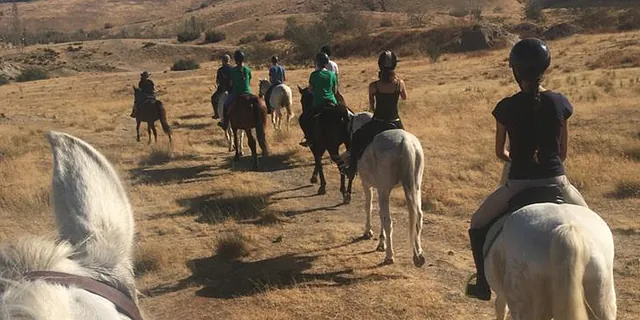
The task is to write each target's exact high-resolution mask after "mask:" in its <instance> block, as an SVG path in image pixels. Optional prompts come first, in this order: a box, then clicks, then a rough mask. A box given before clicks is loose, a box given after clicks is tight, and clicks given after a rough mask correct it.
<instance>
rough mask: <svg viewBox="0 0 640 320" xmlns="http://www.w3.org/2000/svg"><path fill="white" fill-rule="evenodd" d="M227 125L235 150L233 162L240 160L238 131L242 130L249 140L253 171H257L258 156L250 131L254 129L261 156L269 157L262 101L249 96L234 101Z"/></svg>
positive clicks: (265, 115)
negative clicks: (231, 132)
mask: <svg viewBox="0 0 640 320" xmlns="http://www.w3.org/2000/svg"><path fill="white" fill-rule="evenodd" d="M228 116H229V125H230V126H231V131H233V144H234V147H235V149H236V155H235V157H234V160H235V161H238V160H240V149H241V146H240V143H239V141H238V130H244V131H245V132H246V134H247V137H248V139H249V148H250V149H251V157H252V158H253V169H254V170H258V154H257V151H256V139H255V138H254V137H253V133H252V132H251V129H253V128H255V129H256V136H257V137H258V144H260V150H262V156H263V157H265V156H268V155H269V147H268V146H267V138H266V132H265V130H266V128H267V106H266V105H265V103H264V100H262V99H260V98H258V97H256V96H254V95H249V94H243V95H240V96H238V97H236V98H235V99H234V102H233V104H232V105H231V106H230V107H229V112H228Z"/></svg>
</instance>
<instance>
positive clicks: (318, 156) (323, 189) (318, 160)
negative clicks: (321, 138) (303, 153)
mask: <svg viewBox="0 0 640 320" xmlns="http://www.w3.org/2000/svg"><path fill="white" fill-rule="evenodd" d="M323 154H324V150H322V152H320V151H315V152H314V153H313V157H314V161H315V171H316V172H317V173H318V174H319V175H320V188H318V194H319V195H323V194H327V181H326V180H325V179H324V172H323V171H322V155H323ZM312 179H313V178H312Z"/></svg>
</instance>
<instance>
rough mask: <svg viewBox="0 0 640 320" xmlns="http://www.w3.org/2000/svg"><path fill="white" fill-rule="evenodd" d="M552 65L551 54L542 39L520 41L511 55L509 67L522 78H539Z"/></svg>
mask: <svg viewBox="0 0 640 320" xmlns="http://www.w3.org/2000/svg"><path fill="white" fill-rule="evenodd" d="M550 64H551V53H550V52H549V48H548V47H547V45H546V44H545V43H544V42H543V41H542V40H540V39H536V38H526V39H523V40H520V41H518V43H516V44H515V45H514V46H513V48H512V49H511V53H510V54H509V66H510V67H511V68H512V69H513V70H514V71H517V73H518V74H520V75H521V76H522V77H538V76H540V75H542V74H543V73H544V72H545V71H546V70H547V68H549V65H550Z"/></svg>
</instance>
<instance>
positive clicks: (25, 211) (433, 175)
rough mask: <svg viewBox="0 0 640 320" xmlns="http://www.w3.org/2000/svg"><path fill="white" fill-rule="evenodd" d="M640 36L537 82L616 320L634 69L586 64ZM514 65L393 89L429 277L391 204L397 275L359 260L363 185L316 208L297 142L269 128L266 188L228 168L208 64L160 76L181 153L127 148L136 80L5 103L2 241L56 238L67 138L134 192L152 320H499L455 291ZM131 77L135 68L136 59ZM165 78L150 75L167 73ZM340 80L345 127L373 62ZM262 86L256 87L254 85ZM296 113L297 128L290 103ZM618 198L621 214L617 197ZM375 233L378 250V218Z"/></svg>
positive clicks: (636, 175)
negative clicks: (598, 224) (597, 235)
mask: <svg viewBox="0 0 640 320" xmlns="http://www.w3.org/2000/svg"><path fill="white" fill-rule="evenodd" d="M247 23H248V22H247ZM638 36H640V34H639V33H638V32H629V33H624V34H614V35H588V36H586V35H580V36H575V37H571V38H568V39H564V40H560V41H554V42H551V43H550V46H551V49H552V52H553V53H554V57H556V58H554V66H556V65H557V66H561V67H557V68H553V69H552V70H551V71H550V73H549V74H548V76H547V78H546V80H545V86H547V87H548V88H550V89H552V90H557V91H560V92H563V93H565V94H566V95H567V96H568V97H569V99H570V101H571V102H572V103H573V104H574V107H575V114H574V116H573V117H572V118H571V120H570V125H569V129H570V134H571V139H570V146H569V159H568V162H567V170H568V175H569V178H570V180H571V181H572V182H573V183H574V184H575V185H576V186H577V187H578V188H579V189H580V191H581V192H582V193H583V194H584V196H585V198H586V199H587V202H588V203H589V205H590V207H592V208H593V209H594V210H596V211H597V212H599V213H600V214H601V215H602V216H603V218H604V219H605V220H606V222H607V223H608V224H609V226H610V227H611V229H612V230H613V233H614V236H615V240H616V265H617V269H616V271H615V272H616V273H615V277H616V284H617V290H618V301H619V303H618V308H619V317H618V318H619V319H623V320H626V319H635V317H636V315H637V314H639V313H640V305H639V304H638V303H637V301H638V300H640V295H639V294H638V292H640V282H639V281H638V280H637V272H636V271H634V270H637V264H633V263H631V262H633V261H634V260H633V259H637V256H636V255H637V252H636V251H637V243H638V241H639V238H638V233H637V232H630V231H628V230H638V229H640V224H639V222H638V220H637V208H638V205H639V203H638V196H637V192H638V183H639V181H640V162H639V161H638V141H639V140H638V137H639V136H638V127H637V119H639V118H640V110H639V109H638V108H637V101H638V96H639V95H640V91H638V89H637V86H636V85H635V84H636V83H637V78H638V72H639V69H638V67H633V66H627V65H620V64H615V63H613V64H603V66H602V67H601V66H597V67H595V68H591V67H589V65H588V63H589V62H591V61H600V60H602V59H609V58H608V57H613V56H615V55H617V54H618V53H619V52H621V51H623V49H625V48H627V47H628V43H630V42H633V41H637V38H638ZM225 41H226V40H225ZM123 43H124V44H123V45H125V46H126V45H129V44H130V42H123ZM139 45H140V46H141V45H142V42H140V43H139ZM593 47H598V48H601V49H600V50H592V48H593ZM132 52H133V51H132ZM560 52H562V54H560ZM556 53H557V55H556ZM506 56H507V51H506V50H501V51H495V52H487V53H484V54H483V55H475V56H466V55H457V54H456V55H454V54H446V55H444V56H443V57H441V60H440V62H438V63H435V64H433V63H430V62H429V59H428V57H413V58H412V57H401V60H402V61H401V63H400V66H399V69H398V71H399V74H400V76H401V77H402V78H404V79H405V81H406V83H407V87H408V90H409V100H407V101H406V102H403V103H402V106H401V116H402V118H403V121H404V122H405V125H406V127H407V129H408V130H409V131H410V132H412V133H414V134H415V135H416V136H417V137H418V138H419V139H420V141H421V143H422V145H423V148H424V152H425V158H426V167H425V176H424V184H423V188H422V190H423V205H424V208H425V212H426V215H425V226H424V236H423V244H424V246H425V250H426V253H427V257H428V259H429V263H430V264H431V265H430V266H429V267H426V268H424V269H415V268H413V267H412V265H411V262H410V261H411V252H410V250H409V244H408V241H407V238H408V237H406V230H407V229H406V228H407V214H406V213H405V212H406V209H405V208H404V199H403V198H404V197H403V194H402V192H400V191H396V192H394V194H393V208H392V212H393V218H394V221H395V223H396V224H395V230H396V231H395V237H394V240H395V241H396V244H395V248H396V254H397V255H398V257H397V261H398V262H397V264H396V265H393V266H385V267H380V266H379V265H378V264H379V263H380V262H381V261H382V259H383V256H382V255H380V254H378V253H371V251H372V250H373V249H374V248H375V242H368V241H361V242H354V239H355V238H357V237H358V236H360V234H361V233H362V231H363V225H364V221H363V220H364V217H363V215H364V213H363V209H362V208H363V203H362V201H363V200H362V198H363V197H362V191H361V188H360V185H359V183H358V182H356V183H354V196H353V197H354V199H353V203H352V204H351V205H348V206H339V205H338V204H339V203H340V202H341V198H340V196H339V193H338V174H337V170H336V168H335V166H333V165H326V166H325V173H326V176H327V179H328V192H329V193H328V195H326V196H315V193H316V188H317V186H309V183H308V181H309V177H310V176H311V170H312V167H311V166H310V163H311V156H310V154H309V152H308V150H305V149H303V148H300V147H298V146H297V143H298V142H299V141H300V139H301V133H300V131H299V129H298V128H297V127H296V126H295V121H294V125H292V128H291V130H290V131H289V132H281V133H275V132H274V131H273V129H272V128H271V127H269V130H268V132H267V139H268V140H269V142H270V146H271V148H272V152H273V155H272V156H270V157H269V158H266V159H261V160H262V161H261V164H262V166H263V169H262V171H261V172H251V171H249V170H248V169H249V168H250V167H251V161H250V159H249V157H247V156H245V157H244V158H243V159H241V160H240V161H239V162H233V161H231V158H232V154H231V153H228V152H227V150H226V144H225V143H224V139H223V137H222V133H221V132H220V130H219V128H217V127H216V126H215V124H214V122H213V120H212V119H211V118H210V113H211V106H210V104H209V97H210V95H211V88H212V87H213V82H214V79H213V76H212V74H213V70H214V69H215V68H216V67H217V65H216V64H214V63H204V64H203V65H202V69H200V70H197V71H193V72H187V73H154V75H153V78H154V81H155V82H156V84H157V85H158V87H159V89H160V99H161V100H162V101H163V102H164V104H165V106H166V107H167V113H168V119H169V122H170V123H171V124H172V126H173V127H174V129H175V130H174V144H173V146H171V147H169V145H168V144H167V142H166V137H165V136H164V135H163V134H162V133H159V137H158V138H159V143H158V144H153V143H152V145H151V146H148V145H147V144H146V141H145V142H142V143H137V142H136V141H135V124H134V123H133V120H132V119H130V118H129V117H128V112H129V111H130V107H131V102H132V98H131V90H130V85H131V84H134V83H136V82H137V78H138V72H122V73H111V74H105V73H101V74H100V75H99V76H95V75H88V74H78V75H75V76H70V77H66V78H56V79H49V80H45V81H41V82H37V83H21V84H15V83H13V84H9V85H4V86H2V87H0V96H2V97H3V100H2V105H3V107H4V106H7V107H6V108H5V109H3V111H2V112H3V113H4V114H5V115H6V118H2V119H0V121H1V122H0V135H1V136H2V139H0V154H1V155H2V158H1V159H0V186H1V187H2V188H1V189H0V219H2V221H3V223H2V224H1V225H0V237H2V238H3V239H9V238H15V237H17V236H19V235H22V234H24V233H47V232H49V233H50V232H51V230H52V227H53V219H52V217H51V216H50V215H47V214H45V213H46V212H47V210H48V209H49V208H48V202H47V201H45V200H46V198H47V195H48V190H49V183H50V182H49V179H50V166H51V165H50V163H51V156H50V155H49V150H48V146H46V144H45V142H44V138H43V137H42V132H44V131H45V130H48V129H58V130H63V131H66V132H69V133H71V134H74V135H77V136H79V137H82V138H83V139H85V140H87V141H88V142H90V143H92V144H93V145H95V146H96V147H97V148H98V149H99V150H101V151H102V152H104V153H105V155H106V156H107V158H108V159H109V160H111V161H112V162H113V163H114V165H115V167H116V169H117V170H118V171H119V172H120V174H121V175H122V176H123V178H124V179H125V181H126V184H127V189H128V191H129V194H130V197H131V202H132V205H133V207H134V208H135V219H136V230H137V232H138V240H139V243H141V248H140V253H139V254H138V257H139V261H142V262H144V261H146V262H145V263H143V265H144V266H145V267H144V268H142V267H140V269H139V271H141V270H146V273H144V274H143V275H141V276H140V277H139V286H140V288H141V290H144V291H145V292H146V293H148V296H147V297H145V298H143V299H141V303H142V306H143V307H144V308H145V309H146V310H147V312H148V313H149V314H151V315H153V316H154V317H155V318H156V319H174V318H176V317H177V318H180V317H188V318H207V317H216V318H225V319H274V318H277V319H296V318H304V319H327V318H339V319H350V318H353V319H362V318H370V319H387V318H388V319H425V318H427V319H460V320H471V319H490V318H491V315H492V312H493V309H492V308H491V307H490V305H489V304H485V303H478V302H475V301H470V300H469V299H466V298H465V297H464V295H463V292H462V288H463V282H464V280H465V279H466V277H467V276H468V275H469V273H470V272H471V270H472V261H471V257H470V254H469V252H468V240H467V235H466V228H467V227H468V219H469V217H470V215H471V213H472V212H473V210H474V209H475V208H477V206H478V204H479V202H480V201H482V199H483V198H484V197H485V196H486V195H487V194H488V193H489V192H491V191H492V190H493V188H495V187H496V185H497V184H498V180H499V174H500V169H501V167H500V163H499V162H498V161H497V160H495V159H494V156H493V151H492V149H493V127H494V120H493V119H492V117H491V115H490V112H491V110H492V108H493V107H494V105H495V103H496V102H497V101H499V100H500V99H501V98H503V97H504V96H506V95H509V94H512V93H514V92H515V91H516V86H515V84H514V83H513V80H512V75H511V74H510V72H509V70H508V67H507V64H506V62H505V57H506ZM121 59H122V60H123V63H124V64H127V65H133V62H132V61H133V60H135V61H138V60H141V59H142V57H141V56H137V55H132V56H127V55H122V56H121ZM129 59H131V60H129ZM163 59H169V60H170V59H171V57H165V58H163ZM161 60H162V59H160V60H159V61H160V62H153V61H151V62H145V63H148V64H150V65H151V67H154V64H155V68H158V69H159V70H162V68H164V67H163V66H165V65H166V64H165V63H164V62H162V61H161ZM145 61H148V60H145ZM338 63H339V64H340V67H341V71H342V76H341V77H342V78H341V84H342V87H341V91H342V92H343V94H344V95H345V96H346V99H347V101H348V102H349V104H350V106H351V107H352V108H353V109H355V110H364V109H365V108H366V106H367V94H366V92H367V90H366V89H367V85H368V83H369V82H370V81H371V80H373V79H375V77H376V71H375V68H374V67H375V61H374V59H352V60H348V61H347V60H338ZM154 70H157V69H154ZM567 70H570V71H567ZM309 71H310V70H308V69H300V70H290V71H288V77H289V78H290V80H289V81H290V84H291V85H292V86H295V85H303V84H305V83H306V82H307V80H308V74H309ZM265 75H266V71H264V70H257V71H255V75H254V77H255V78H258V77H264V76H265ZM253 84H254V85H257V84H256V83H255V81H254V83H253ZM607 88H609V89H607ZM254 89H257V88H255V87H254ZM294 91H295V90H294ZM294 101H295V104H294V111H295V112H296V114H300V106H299V103H298V101H299V96H298V94H297V92H294ZM45 102H46V103H45ZM101 128H104V129H101ZM5 137H6V138H5ZM245 153H246V154H248V148H247V147H245ZM325 162H327V163H328V160H326V161H325ZM618 191H619V192H621V193H620V194H621V195H624V196H612V193H616V192H618ZM373 222H374V228H376V229H375V230H376V233H377V231H378V230H377V228H378V227H379V223H378V220H377V214H375V213H374V220H373ZM226 237H229V239H230V240H229V241H228V242H229V243H232V245H231V247H233V246H234V245H233V243H234V242H235V246H236V249H232V250H230V251H232V252H236V253H237V252H239V251H242V250H237V248H238V247H240V248H242V247H243V246H244V245H246V244H247V243H248V242H250V246H251V248H250V253H251V254H250V255H249V256H246V257H243V258H242V259H235V260H231V261H228V260H226V259H217V258H215V256H214V257H212V252H215V251H217V250H218V248H217V244H218V239H223V238H226ZM247 238H248V239H250V241H247V240H246V239H247ZM224 242H227V241H224ZM220 243H222V241H221V242H220ZM238 243H240V245H237V244H238ZM243 244H244V245H243ZM225 250H227V249H225ZM234 255H235V256H237V255H236V254H230V256H234ZM216 256H217V255H216ZM223 256H224V254H223ZM240 256H242V255H240ZM630 268H636V269H630ZM194 303H196V304H197V306H194ZM184 306H189V307H184ZM191 306H193V307H191Z"/></svg>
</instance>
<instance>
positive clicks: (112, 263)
mask: <svg viewBox="0 0 640 320" xmlns="http://www.w3.org/2000/svg"><path fill="white" fill-rule="evenodd" d="M48 138H49V142H50V143H51V145H52V148H53V157H54V164H53V187H52V200H53V205H54V212H55V216H56V221H57V224H58V230H59V235H60V241H53V240H52V239H49V238H45V237H42V238H38V237H24V238H22V239H20V240H18V241H17V242H16V243H14V244H12V245H3V246H2V247H0V275H1V277H0V319H52V320H53V319H78V320H79V319H89V320H107V319H118V320H123V319H134V320H135V319H142V317H141V316H140V314H139V309H138V307H137V298H136V294H137V290H136V286H135V278H134V271H133V247H134V219H133V214H132V210H131V205H130V204H129V200H128V199H127V195H126V193H125V189H124V188H123V186H122V184H121V182H120V178H119V177H118V175H117V174H116V172H115V170H114V169H113V168H112V166H111V164H109V162H108V161H107V159H105V157H104V156H103V155H101V154H100V153H99V152H98V151H96V150H95V149H94V148H93V147H92V146H90V145H89V144H87V143H86V142H84V141H82V140H80V139H77V138H75V137H72V136H70V135H67V134H63V133H56V132H50V133H48Z"/></svg>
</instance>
